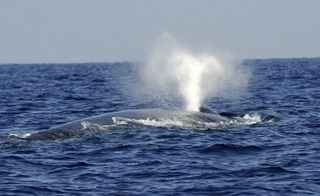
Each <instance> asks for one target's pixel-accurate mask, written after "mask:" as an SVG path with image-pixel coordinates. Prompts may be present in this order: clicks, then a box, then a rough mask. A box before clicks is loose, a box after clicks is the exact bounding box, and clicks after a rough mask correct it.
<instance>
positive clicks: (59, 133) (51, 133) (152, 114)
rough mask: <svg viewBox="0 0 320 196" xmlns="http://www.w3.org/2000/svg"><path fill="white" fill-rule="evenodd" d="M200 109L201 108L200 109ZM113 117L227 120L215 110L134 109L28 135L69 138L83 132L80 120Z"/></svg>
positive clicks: (109, 120)
mask: <svg viewBox="0 0 320 196" xmlns="http://www.w3.org/2000/svg"><path fill="white" fill-rule="evenodd" d="M200 111H201V110H200ZM113 117H120V118H128V119H136V120H139V119H148V118H149V119H183V120H184V121H190V122H194V121H196V122H200V123H201V122H203V123H208V122H221V121H227V120H228V118H226V117H223V116H221V115H219V114H218V113H216V112H213V111H209V110H205V111H203V112H190V111H184V110H168V109H136V110H126V111H120V112H112V113H107V114H102V115H99V116H93V117H89V118H83V119H80V120H76V121H73V122H70V123H66V124H62V125H59V126H55V127H52V128H50V129H48V130H44V131H39V132H34V133H32V134H31V135H30V137H28V139H31V140H50V139H62V138H69V137H73V136H76V135H81V134H84V132H85V130H84V129H83V126H82V124H81V123H82V122H89V123H94V124H98V125H113V120H112V118H113Z"/></svg>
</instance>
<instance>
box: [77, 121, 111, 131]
mask: <svg viewBox="0 0 320 196" xmlns="http://www.w3.org/2000/svg"><path fill="white" fill-rule="evenodd" d="M81 126H82V130H95V131H107V130H109V128H110V127H113V126H114V125H99V124H97V123H90V122H81Z"/></svg>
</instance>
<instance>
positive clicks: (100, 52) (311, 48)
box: [0, 0, 320, 63]
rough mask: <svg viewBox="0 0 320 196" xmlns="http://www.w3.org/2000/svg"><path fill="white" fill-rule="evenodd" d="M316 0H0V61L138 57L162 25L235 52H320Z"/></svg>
mask: <svg viewBox="0 0 320 196" xmlns="http://www.w3.org/2000/svg"><path fill="white" fill-rule="evenodd" d="M319 10H320V1H319V0H220V1H218V0H193V1H191V0H190V1H188V0H159V1H155V0H154V1H152V0H127V1H124V0H114V1H108V0H86V1H85V0H51V1H49V0H0V63H31V62H109V61H123V60H130V61H131V60H133V61H137V60H138V61H140V60H143V58H144V56H145V55H146V53H147V51H148V50H149V49H150V46H151V44H152V42H153V41H154V40H155V39H156V38H157V37H158V36H159V35H160V34H161V33H163V32H169V33H171V34H172V35H174V36H175V37H176V38H177V39H178V40H180V41H181V42H183V43H186V44H187V45H189V46H193V47H196V48H208V49H214V50H215V51H219V52H220V53H230V54H232V55H234V56H235V57H238V58H270V57H315V56H317V57H318V56H320V11H319Z"/></svg>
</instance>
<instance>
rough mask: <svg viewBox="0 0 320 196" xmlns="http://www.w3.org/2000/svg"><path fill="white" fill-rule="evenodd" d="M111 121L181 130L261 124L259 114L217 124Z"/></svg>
mask: <svg viewBox="0 0 320 196" xmlns="http://www.w3.org/2000/svg"><path fill="white" fill-rule="evenodd" d="M112 121H113V123H114V124H115V125H138V126H152V127H164V128H173V127H174V128H182V129H197V130H203V129H216V128H225V127H229V126H235V125H243V124H244V125H252V124H257V123H260V122H262V121H261V116H260V115H259V114H246V115H244V117H237V118H233V119H230V120H227V121H217V122H200V121H191V120H190V119H189V120H184V119H161V118H159V119H154V118H147V119H130V118H124V117H113V118H112Z"/></svg>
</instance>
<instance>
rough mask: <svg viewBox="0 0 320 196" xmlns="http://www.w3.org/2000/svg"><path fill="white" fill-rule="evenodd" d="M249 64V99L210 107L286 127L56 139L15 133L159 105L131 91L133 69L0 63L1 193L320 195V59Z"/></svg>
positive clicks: (124, 131) (147, 129)
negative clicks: (265, 117) (263, 117)
mask: <svg viewBox="0 0 320 196" xmlns="http://www.w3.org/2000/svg"><path fill="white" fill-rule="evenodd" d="M243 64H244V66H245V67H249V68H250V69H251V70H252V77H251V79H250V83H249V86H248V89H247V91H246V92H245V93H243V94H242V96H241V97H238V98H232V99H223V98H213V99H211V100H209V101H208V102H207V103H206V104H207V106H210V107H211V108H214V109H215V110H217V111H219V112H232V113H238V114H240V113H247V112H255V113H259V114H273V115H275V116H277V117H278V120H275V121H273V122H261V123H257V124H253V125H238V126H237V125H234V126H226V127H224V128H219V129H214V128H211V129H208V130H196V129H180V128H177V127H167V128H164V127H151V126H120V127H119V128H118V129H117V130H112V131H101V132H95V133H93V134H86V135H82V136H78V137H72V138H69V139H60V140H48V141H29V140H23V139H18V138H11V137H7V134H8V133H27V132H30V131H35V130H42V129H47V128H49V127H52V126H55V125H59V124H61V123H65V122H69V121H72V120H76V119H80V118H83V117H88V116H93V115H98V114H102V113H108V112H113V111H120V110H126V109H137V108H151V107H160V106H158V105H157V103H154V102H150V101H143V100H144V99H143V97H142V98H140V99H137V97H134V96H129V95H128V94H126V93H124V92H125V91H124V90H123V89H124V88H123V86H126V84H128V83H132V82H134V77H132V76H133V75H134V73H135V65H134V64H131V63H112V64H107V63H106V64H90V63H89V64H71V65H70V64H69V65H62V64H42V65H0V116H1V118H0V191H1V195H5V194H14V195H26V194H32V195H33V194H38V195H46V194H55V195H58V194H63V195H64V194H72V195H74V194H87V195H91V194H101V195H104V194H120V195H141V194H145V195H149V194H161V195H162V194H164V195H176V194H190V195H195V194H200V195H207V194H208V195H209V194H210V195H222V194H226V195H313V194H314V195H317V194H320V114H319V111H320V87H319V86H320V59H274V60H272V59H271V60H247V61H244V62H243ZM131 90H132V89H131Z"/></svg>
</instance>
